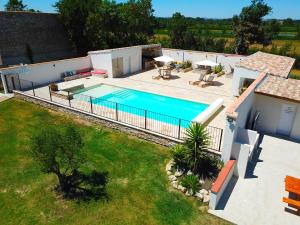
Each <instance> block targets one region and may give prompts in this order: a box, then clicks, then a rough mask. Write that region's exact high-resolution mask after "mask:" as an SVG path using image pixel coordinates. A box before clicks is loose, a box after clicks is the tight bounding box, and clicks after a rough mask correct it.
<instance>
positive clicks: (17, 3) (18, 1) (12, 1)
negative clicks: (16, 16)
mask: <svg viewBox="0 0 300 225" xmlns="http://www.w3.org/2000/svg"><path fill="white" fill-rule="evenodd" d="M26 7H27V6H26V5H24V4H23V1H22V0H9V1H8V2H7V3H6V5H5V10H6V11H25V10H26Z"/></svg>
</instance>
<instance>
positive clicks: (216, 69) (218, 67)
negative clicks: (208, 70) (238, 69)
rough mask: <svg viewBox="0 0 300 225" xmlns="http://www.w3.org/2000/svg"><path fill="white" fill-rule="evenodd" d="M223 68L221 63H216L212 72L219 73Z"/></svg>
mask: <svg viewBox="0 0 300 225" xmlns="http://www.w3.org/2000/svg"><path fill="white" fill-rule="evenodd" d="M223 69H224V66H222V65H221V63H220V64H219V65H217V66H216V67H215V68H214V69H213V72H214V73H220V72H222V71H223Z"/></svg>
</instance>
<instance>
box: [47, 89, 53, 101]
mask: <svg viewBox="0 0 300 225" xmlns="http://www.w3.org/2000/svg"><path fill="white" fill-rule="evenodd" d="M48 87H49V96H50V101H51V102H52V93H51V87H50V86H48Z"/></svg>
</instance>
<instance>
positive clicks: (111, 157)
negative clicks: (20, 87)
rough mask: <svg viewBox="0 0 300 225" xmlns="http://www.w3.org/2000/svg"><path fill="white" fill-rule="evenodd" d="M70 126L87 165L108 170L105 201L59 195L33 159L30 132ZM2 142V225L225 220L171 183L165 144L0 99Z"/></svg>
mask: <svg viewBox="0 0 300 225" xmlns="http://www.w3.org/2000/svg"><path fill="white" fill-rule="evenodd" d="M67 123H73V124H75V126H77V127H78V129H79V130H80V132H81V133H82V135H83V137H84V140H85V143H86V145H85V150H86V152H87V155H88V159H89V165H87V166H89V167H91V168H92V167H93V168H96V169H97V170H99V171H107V172H108V173H109V183H108V186H107V192H108V195H109V200H108V201H107V202H106V201H91V202H81V203H78V202H74V201H70V200H65V199H63V198H61V197H60V196H58V195H57V194H56V193H55V191H54V190H53V189H54V187H55V185H56V183H57V180H56V177H55V176H53V175H49V174H43V173H41V172H40V170H39V168H38V167H37V164H36V163H35V162H34V161H33V160H32V158H31V156H30V154H29V151H30V147H29V146H30V142H29V138H30V136H31V135H32V134H33V133H35V132H36V131H37V130H39V129H40V128H42V127H47V126H48V125H50V124H67ZM0 146H1V147H0V154H1V157H0V221H1V224H55V225H56V224H80V225H82V224H89V225H91V224H122V225H124V224H227V223H226V222H224V221H222V220H220V219H218V218H216V217H214V216H211V215H210V214H208V213H207V211H206V207H205V206H202V205H201V204H200V203H199V202H197V201H196V200H193V199H188V198H187V197H185V196H184V195H183V194H182V193H178V192H175V191H174V190H172V189H171V188H170V186H169V182H168V181H167V176H166V174H165V171H164V167H165V164H166V163H167V161H168V158H169V151H168V149H167V148H164V147H161V146H158V145H155V144H152V143H149V142H146V141H142V140H140V139H137V138H135V137H131V136H128V135H126V134H124V133H121V132H119V131H115V130H110V129H106V128H102V127H99V126H94V125H92V124H89V123H87V122H85V121H82V120H79V119H76V120H74V119H72V118H71V117H70V116H66V115H63V114H60V113H57V112H56V113H55V112H52V111H48V110H46V109H44V108H41V107H39V106H37V105H34V104H30V103H27V102H24V101H21V100H17V99H12V100H8V101H5V102H2V103H0ZM199 208H200V209H201V210H199Z"/></svg>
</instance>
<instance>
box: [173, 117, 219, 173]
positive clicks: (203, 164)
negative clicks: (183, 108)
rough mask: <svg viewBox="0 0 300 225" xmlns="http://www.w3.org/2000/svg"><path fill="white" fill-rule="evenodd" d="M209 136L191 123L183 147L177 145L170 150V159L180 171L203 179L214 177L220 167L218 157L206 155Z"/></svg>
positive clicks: (203, 129) (200, 127)
mask: <svg viewBox="0 0 300 225" xmlns="http://www.w3.org/2000/svg"><path fill="white" fill-rule="evenodd" d="M209 143H210V136H209V134H208V132H207V131H206V129H205V127H204V126H202V125H201V124H198V123H193V124H192V125H191V126H190V127H189V128H188V129H187V130H186V140H185V142H184V144H183V145H177V146H175V147H174V148H173V149H172V150H171V155H172V158H173V160H174V162H175V164H176V166H178V167H179V168H181V169H184V170H185V171H187V170H191V171H192V172H193V174H197V175H199V176H200V177H203V178H212V177H215V176H216V175H217V174H218V172H219V170H220V168H221V167H222V166H221V165H222V163H221V160H220V159H219V157H216V156H213V155H211V154H209V153H207V150H208V146H209Z"/></svg>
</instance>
